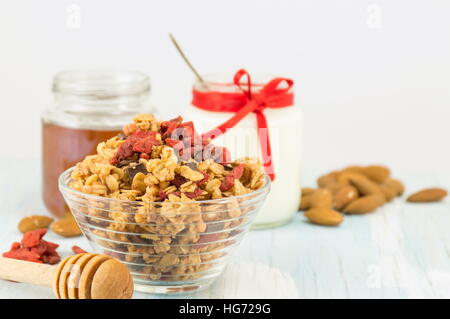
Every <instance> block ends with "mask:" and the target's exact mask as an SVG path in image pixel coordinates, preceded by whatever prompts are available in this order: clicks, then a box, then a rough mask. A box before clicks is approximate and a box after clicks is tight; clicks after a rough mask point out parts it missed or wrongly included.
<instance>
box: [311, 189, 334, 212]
mask: <svg viewBox="0 0 450 319" xmlns="http://www.w3.org/2000/svg"><path fill="white" fill-rule="evenodd" d="M306 198H307V203H308V205H309V208H316V207H326V208H331V207H333V195H332V194H331V192H330V191H329V190H328V189H317V190H316V191H315V192H314V193H312V194H311V195H308V196H306Z"/></svg>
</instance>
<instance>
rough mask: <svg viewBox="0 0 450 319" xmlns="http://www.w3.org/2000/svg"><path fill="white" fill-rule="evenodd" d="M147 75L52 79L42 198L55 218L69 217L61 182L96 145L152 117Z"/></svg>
mask: <svg viewBox="0 0 450 319" xmlns="http://www.w3.org/2000/svg"><path fill="white" fill-rule="evenodd" d="M149 92H150V82H149V79H148V77H147V76H146V75H145V74H142V73H140V72H132V71H119V70H76V71H64V72H60V73H58V74H56V75H55V76H54V78H53V94H54V103H53V105H52V106H51V107H50V108H48V109H47V110H45V112H44V113H43V115H42V174H43V178H42V181H43V185H42V196H43V200H44V204H45V206H46V207H47V209H48V210H49V211H50V212H51V213H52V214H53V215H55V216H57V217H62V216H64V215H66V214H67V213H68V209H67V207H66V205H65V203H64V199H63V198H62V196H61V194H60V193H59V190H58V177H59V175H60V174H61V173H62V172H63V171H64V170H66V169H67V168H69V167H71V166H73V165H75V164H76V163H77V162H79V161H80V160H82V159H83V158H84V157H85V156H86V155H89V154H94V153H95V152H96V147H97V144H98V143H100V142H102V141H105V140H106V139H108V138H110V137H112V136H114V135H117V134H119V133H120V132H121V128H122V126H123V125H125V124H127V123H129V122H130V120H131V119H132V117H133V116H134V115H136V114H137V113H143V112H145V113H152V108H151V106H150V104H149V101H148V100H149V99H148V97H149Z"/></svg>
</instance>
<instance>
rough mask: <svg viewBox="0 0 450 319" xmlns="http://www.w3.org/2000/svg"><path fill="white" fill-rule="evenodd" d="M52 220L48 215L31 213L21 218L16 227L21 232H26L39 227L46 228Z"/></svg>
mask: <svg viewBox="0 0 450 319" xmlns="http://www.w3.org/2000/svg"><path fill="white" fill-rule="evenodd" d="M52 221H53V218H51V217H48V216H40V215H33V216H28V217H24V218H22V219H21V220H20V222H19V225H18V226H17V227H18V228H19V231H20V232H21V233H26V232H29V231H32V230H36V229H40V228H47V227H48V225H50V224H51V222H52Z"/></svg>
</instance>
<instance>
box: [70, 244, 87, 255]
mask: <svg viewBox="0 0 450 319" xmlns="http://www.w3.org/2000/svg"><path fill="white" fill-rule="evenodd" d="M72 251H73V253H74V254H75V255H77V254H84V253H87V251H86V250H84V249H83V248H80V247H78V246H72Z"/></svg>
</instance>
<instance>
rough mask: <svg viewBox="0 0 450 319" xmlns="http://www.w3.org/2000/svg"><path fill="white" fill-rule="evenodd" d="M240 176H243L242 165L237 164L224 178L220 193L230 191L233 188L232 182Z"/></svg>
mask: <svg viewBox="0 0 450 319" xmlns="http://www.w3.org/2000/svg"><path fill="white" fill-rule="evenodd" d="M242 174H244V165H243V164H239V165H238V166H236V167H235V168H233V169H232V170H231V171H230V172H229V173H228V174H227V175H226V176H225V178H224V180H223V181H222V184H221V185H220V190H221V191H222V192H226V191H228V190H230V189H231V188H232V187H233V186H234V180H236V179H239V178H241V177H242Z"/></svg>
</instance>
